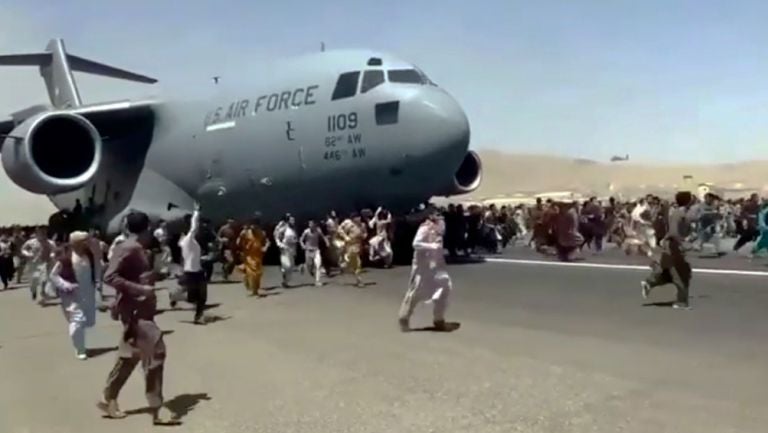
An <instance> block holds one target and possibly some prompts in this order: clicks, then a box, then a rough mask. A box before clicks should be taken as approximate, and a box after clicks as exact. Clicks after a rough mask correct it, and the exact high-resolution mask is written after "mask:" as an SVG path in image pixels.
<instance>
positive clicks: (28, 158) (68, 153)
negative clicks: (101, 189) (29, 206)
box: [2, 111, 102, 195]
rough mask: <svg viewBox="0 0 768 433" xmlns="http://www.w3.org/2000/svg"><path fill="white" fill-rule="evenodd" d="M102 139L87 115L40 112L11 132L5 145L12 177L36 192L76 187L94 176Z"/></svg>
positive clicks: (7, 168) (5, 162)
mask: <svg viewBox="0 0 768 433" xmlns="http://www.w3.org/2000/svg"><path fill="white" fill-rule="evenodd" d="M101 153H102V141H101V136H100V135H99V132H98V131H97V130H96V128H95V127H94V126H93V124H91V122H89V121H88V120H87V119H85V118H84V117H82V116H80V115H78V114H74V113H67V112H56V111H50V112H45V113H39V114H36V115H35V116H32V117H30V118H28V119H27V120H25V121H24V122H23V123H22V124H21V125H19V126H17V127H16V129H14V130H13V132H11V134H10V136H8V137H7V138H6V140H5V142H4V143H3V146H2V160H3V167H4V168H5V171H6V173H7V174H8V177H9V178H10V179H11V180H12V181H13V182H14V183H16V185H18V186H20V187H22V188H24V189H25V190H27V191H29V192H32V193H35V194H45V195H55V194H61V193H65V192H69V191H73V190H76V189H78V188H81V187H83V186H84V185H85V184H87V183H88V182H89V181H91V180H92V179H93V177H94V176H95V175H96V172H97V171H98V169H99V165H100V164H101Z"/></svg>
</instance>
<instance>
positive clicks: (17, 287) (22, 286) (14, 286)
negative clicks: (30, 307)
mask: <svg viewBox="0 0 768 433" xmlns="http://www.w3.org/2000/svg"><path fill="white" fill-rule="evenodd" d="M28 288H29V284H26V283H24V284H14V283H11V284H10V285H9V286H8V288H7V289H0V292H12V291H14V290H21V289H28Z"/></svg>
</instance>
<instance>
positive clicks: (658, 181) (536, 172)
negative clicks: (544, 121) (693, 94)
mask: <svg viewBox="0 0 768 433" xmlns="http://www.w3.org/2000/svg"><path fill="white" fill-rule="evenodd" d="M479 153H480V156H481V158H482V161H483V171H484V173H483V174H484V178H483V183H482V185H481V187H480V188H479V189H478V190H477V191H475V192H474V193H473V194H472V197H473V198H488V197H494V196H498V195H511V194H514V193H542V192H552V191H573V192H578V193H582V194H597V195H609V194H611V193H612V192H613V193H623V194H626V195H634V194H643V192H644V191H647V192H665V191H673V190H674V188H684V187H692V186H693V187H695V186H696V185H698V184H699V183H713V184H715V185H716V187H719V188H723V189H728V190H736V189H738V190H743V191H748V190H755V191H761V190H763V189H765V188H766V187H768V175H767V174H768V161H752V162H742V163H733V164H713V165H685V164H649V163H635V162H632V161H621V162H597V161H591V160H585V159H574V158H567V157H561V156H544V155H523V154H509V153H504V152H500V151H495V150H482V151H480V152H479ZM684 176H691V178H690V179H689V180H687V181H686V180H685V179H684Z"/></svg>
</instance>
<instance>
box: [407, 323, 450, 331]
mask: <svg viewBox="0 0 768 433" xmlns="http://www.w3.org/2000/svg"><path fill="white" fill-rule="evenodd" d="M459 328H461V323H459V322H445V329H438V328H435V327H434V326H425V327H423V328H411V330H410V332H438V333H442V332H445V333H447V332H454V331H458V330H459Z"/></svg>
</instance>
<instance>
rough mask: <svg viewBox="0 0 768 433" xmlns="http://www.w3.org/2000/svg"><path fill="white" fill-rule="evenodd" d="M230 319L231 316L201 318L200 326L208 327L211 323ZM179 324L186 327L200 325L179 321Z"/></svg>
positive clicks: (190, 321)
mask: <svg viewBox="0 0 768 433" xmlns="http://www.w3.org/2000/svg"><path fill="white" fill-rule="evenodd" d="M231 318H232V316H218V315H212V316H203V323H202V325H210V324H211V323H216V322H224V321H227V320H229V319H231ZM179 323H186V324H187V325H197V326H200V325H201V324H200V323H195V322H193V321H192V320H180V321H179Z"/></svg>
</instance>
